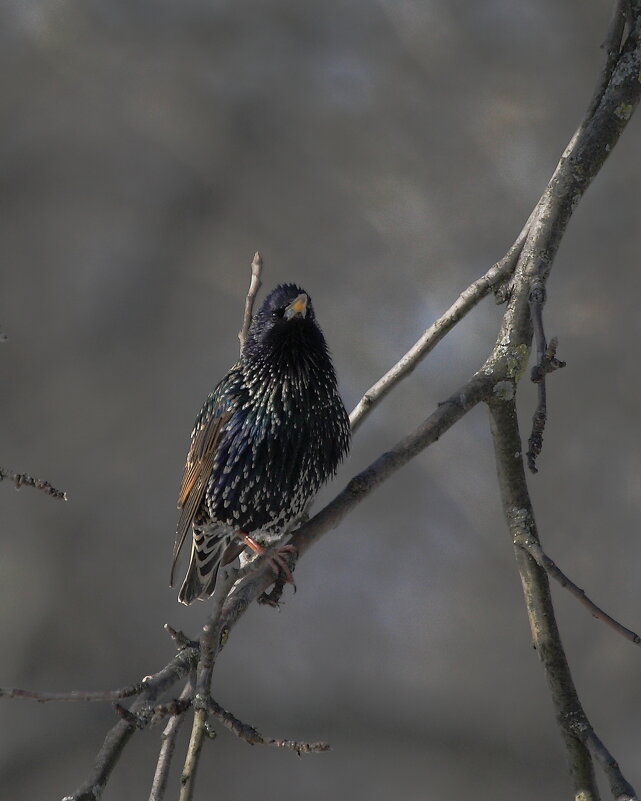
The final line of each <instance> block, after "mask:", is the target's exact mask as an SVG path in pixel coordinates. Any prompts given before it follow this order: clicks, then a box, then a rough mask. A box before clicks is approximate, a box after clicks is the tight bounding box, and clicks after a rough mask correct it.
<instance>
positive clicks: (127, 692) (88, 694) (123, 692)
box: [0, 682, 145, 704]
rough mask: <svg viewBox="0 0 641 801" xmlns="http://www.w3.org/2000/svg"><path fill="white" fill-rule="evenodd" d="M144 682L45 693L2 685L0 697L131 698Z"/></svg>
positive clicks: (45, 698) (105, 699)
mask: <svg viewBox="0 0 641 801" xmlns="http://www.w3.org/2000/svg"><path fill="white" fill-rule="evenodd" d="M144 688H145V684H144V682H138V683H137V684H130V685H129V686H128V687H121V688H120V689H118V690H97V691H91V690H89V691H87V690H70V691H69V692H61V693H43V692H38V691H37V690H20V689H18V688H17V687H0V698H27V699H31V700H32V701H38V702H39V703H41V704H45V703H48V702H49V701H117V700H119V699H122V698H131V696H133V695H140V693H141V692H142V691H143V690H144Z"/></svg>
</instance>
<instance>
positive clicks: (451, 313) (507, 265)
mask: <svg viewBox="0 0 641 801" xmlns="http://www.w3.org/2000/svg"><path fill="white" fill-rule="evenodd" d="M529 224H530V220H528V221H527V223H526V224H525V225H524V226H523V230H522V231H521V233H520V234H519V235H518V237H517V238H516V241H515V242H514V244H513V245H512V247H511V248H510V249H509V250H508V252H507V253H506V254H505V256H503V258H502V259H500V260H499V261H497V262H496V264H493V265H492V267H490V269H489V270H488V271H487V272H486V273H485V275H482V276H481V277H480V278H477V280H476V281H474V282H473V283H472V284H470V285H469V286H468V287H467V289H465V290H464V291H463V292H461V294H460V295H459V296H458V298H457V299H456V300H455V301H454V303H453V304H452V305H451V306H450V308H449V309H448V310H447V311H446V312H445V313H444V314H442V315H441V317H439V318H438V320H436V321H435V322H434V323H432V325H431V326H430V327H429V328H428V329H427V330H426V331H425V333H424V334H423V335H422V336H421V338H420V339H419V340H417V342H416V343H415V344H414V345H412V347H411V348H410V349H409V350H408V351H407V353H406V354H405V355H404V356H402V357H401V358H400V359H399V360H398V361H397V362H396V364H395V365H394V366H393V367H391V368H390V369H389V370H388V371H387V372H386V373H385V375H384V376H382V378H379V380H378V381H377V382H376V383H375V384H374V385H372V386H371V387H370V388H369V389H368V390H367V392H366V393H365V394H364V395H363V397H362V398H361V399H360V401H359V402H358V403H357V404H356V406H355V407H354V409H353V411H352V413H351V414H350V416H349V420H350V423H351V426H352V433H354V432H355V431H356V429H357V428H358V427H359V426H360V425H361V423H362V422H363V421H364V420H365V418H366V417H367V416H368V415H369V414H370V412H371V411H372V410H373V409H374V407H375V406H377V405H378V404H379V403H380V402H381V401H382V400H383V398H384V397H385V396H386V395H387V394H388V393H389V392H391V390H392V389H394V387H395V386H396V385H397V384H398V383H399V381H402V380H403V379H404V378H407V376H408V375H410V373H412V372H413V371H414V369H415V368H416V367H417V365H418V364H419V363H420V362H421V361H422V360H423V359H424V358H425V357H426V356H427V354H428V353H430V352H431V351H432V350H433V349H434V347H435V346H436V345H438V343H439V342H440V341H441V340H442V339H443V337H445V336H446V335H447V334H448V333H449V332H450V331H451V330H452V329H453V328H454V326H455V325H456V324H457V323H458V322H459V321H460V320H462V319H463V317H465V315H466V314H467V313H468V312H469V311H471V310H472V309H473V308H474V307H475V306H476V305H477V304H478V303H479V302H480V301H481V300H483V298H484V297H485V296H486V295H488V294H489V293H490V292H491V291H492V290H493V289H496V288H497V287H498V286H499V284H501V283H503V282H504V281H505V280H506V279H508V278H509V277H510V276H511V275H512V273H513V272H514V269H515V268H516V263H517V260H518V258H519V256H520V255H521V251H522V249H523V245H524V243H525V239H526V236H527V232H528V226H529Z"/></svg>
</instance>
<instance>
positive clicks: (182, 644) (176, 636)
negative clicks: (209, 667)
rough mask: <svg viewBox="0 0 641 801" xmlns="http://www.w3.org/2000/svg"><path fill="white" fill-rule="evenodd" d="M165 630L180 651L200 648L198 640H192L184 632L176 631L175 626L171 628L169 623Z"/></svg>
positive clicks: (166, 624)
mask: <svg viewBox="0 0 641 801" xmlns="http://www.w3.org/2000/svg"><path fill="white" fill-rule="evenodd" d="M163 628H164V629H165V631H166V632H167V634H169V636H170V637H171V639H172V640H173V641H174V642H175V643H176V647H177V648H178V650H179V651H182V650H183V648H198V643H197V642H196V640H190V639H189V637H188V636H187V635H186V634H185V632H184V631H180V630H179V629H175V628H174V627H173V626H170V625H169V623H165V625H164V626H163Z"/></svg>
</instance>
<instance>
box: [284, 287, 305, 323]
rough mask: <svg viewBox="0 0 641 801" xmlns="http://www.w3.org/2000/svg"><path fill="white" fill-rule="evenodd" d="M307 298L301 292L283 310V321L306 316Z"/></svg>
mask: <svg viewBox="0 0 641 801" xmlns="http://www.w3.org/2000/svg"><path fill="white" fill-rule="evenodd" d="M308 300H309V298H308V297H307V295H306V294H305V293H304V292H302V293H301V294H300V295H299V296H298V297H297V298H295V299H294V300H293V301H292V302H291V303H290V304H289V306H288V307H287V308H286V309H285V319H286V320H291V319H292V317H304V316H305V315H306V314H307V301H308Z"/></svg>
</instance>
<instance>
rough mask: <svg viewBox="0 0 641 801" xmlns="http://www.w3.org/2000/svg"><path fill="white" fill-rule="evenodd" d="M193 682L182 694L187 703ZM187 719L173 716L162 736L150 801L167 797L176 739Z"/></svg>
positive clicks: (181, 698)
mask: <svg viewBox="0 0 641 801" xmlns="http://www.w3.org/2000/svg"><path fill="white" fill-rule="evenodd" d="M193 684H194V682H193V680H192V679H191V678H190V679H188V680H187V683H186V684H185V687H184V689H183V691H182V693H181V694H180V700H183V701H186V700H188V699H191V696H192V693H193V689H194V687H193ZM184 719H185V716H184V715H173V716H172V717H171V718H170V719H169V722H168V723H167V725H166V726H165V730H164V731H163V733H162V735H161V738H160V739H161V746H160V754H159V755H158V762H157V764H156V772H155V773H154V780H153V782H152V785H151V793H150V795H149V801H162V799H163V798H164V797H165V792H166V790H167V779H168V777H169V768H170V767H171V760H172V757H173V755H174V750H175V748H176V737H177V736H178V732H179V731H180V727H181V726H182V723H183V721H184Z"/></svg>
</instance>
